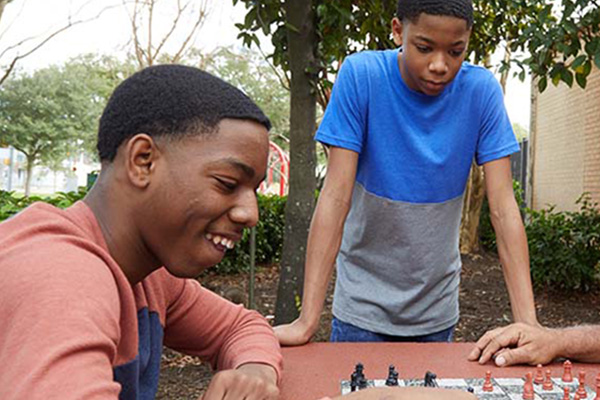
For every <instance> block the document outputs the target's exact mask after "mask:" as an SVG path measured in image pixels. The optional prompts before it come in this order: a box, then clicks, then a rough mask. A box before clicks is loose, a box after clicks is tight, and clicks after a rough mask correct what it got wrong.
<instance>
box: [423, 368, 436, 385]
mask: <svg viewBox="0 0 600 400" xmlns="http://www.w3.org/2000/svg"><path fill="white" fill-rule="evenodd" d="M436 378H437V375H436V374H434V373H433V372H431V371H427V372H426V373H425V383H424V385H423V386H426V387H438V384H437V382H436V380H435V379H436Z"/></svg>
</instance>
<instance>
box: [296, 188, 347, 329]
mask: <svg viewBox="0 0 600 400" xmlns="http://www.w3.org/2000/svg"><path fill="white" fill-rule="evenodd" d="M349 208H350V204H348V203H347V202H344V201H342V200H339V199H337V198H335V197H333V196H329V195H328V194H327V193H326V192H325V193H322V196H321V197H320V198H319V202H318V204H317V207H316V209H315V215H314V217H313V220H312V223H311V227H310V233H309V235H308V248H307V254H306V266H305V273H304V292H303V298H302V315H301V318H304V319H306V320H307V322H309V323H310V324H311V325H314V324H318V322H319V317H320V314H321V311H322V308H323V303H324V301H325V296H326V293H327V288H328V286H329V283H330V281H331V275H332V271H333V266H334V264H335V258H336V256H337V253H338V251H339V249H340V245H341V241H342V233H343V229H344V222H345V220H346V216H347V214H348V210H349Z"/></svg>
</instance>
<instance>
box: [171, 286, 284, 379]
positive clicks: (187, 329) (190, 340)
mask: <svg viewBox="0 0 600 400" xmlns="http://www.w3.org/2000/svg"><path fill="white" fill-rule="evenodd" d="M165 325H166V326H165V341H164V343H165V345H167V346H168V347H171V348H173V349H175V350H177V351H181V352H183V353H187V354H192V355H196V356H199V357H201V358H203V359H205V360H208V361H210V363H211V364H212V366H213V368H216V369H218V370H224V369H235V368H237V367H239V366H240V365H242V364H247V363H260V364H267V365H270V366H272V367H273V368H274V369H275V371H276V372H277V377H278V381H279V380H280V379H281V371H282V362H283V361H282V356H281V349H280V347H279V341H278V340H277V338H276V337H275V334H274V332H273V329H272V328H271V326H270V325H269V323H268V322H267V321H266V320H265V318H263V317H262V316H261V315H260V314H258V313H257V312H255V311H250V310H247V309H245V308H244V307H243V306H241V305H235V304H233V303H231V302H229V301H227V300H225V299H224V298H222V297H220V296H217V295H216V294H214V293H213V292H211V291H210V290H207V289H205V288H203V287H202V286H200V284H199V283H198V282H197V281H195V280H190V279H188V280H186V281H185V284H184V285H183V288H182V290H181V292H180V294H179V295H178V296H177V297H176V299H174V301H173V302H172V303H171V304H170V306H169V307H168V309H167V318H166V324H165Z"/></svg>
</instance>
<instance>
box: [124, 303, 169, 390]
mask: <svg viewBox="0 0 600 400" xmlns="http://www.w3.org/2000/svg"><path fill="white" fill-rule="evenodd" d="M138 336H139V344H138V355H137V357H136V358H135V359H134V360H132V361H130V362H128V363H126V364H123V365H120V366H118V367H116V368H114V369H113V376H114V380H115V381H116V382H119V383H120V384H121V392H120V393H119V400H153V399H154V398H155V397H156V392H157V390H158V377H159V374H160V358H161V355H162V346H163V328H162V325H161V324H160V319H159V316H158V313H156V312H148V308H142V309H140V310H139V311H138Z"/></svg>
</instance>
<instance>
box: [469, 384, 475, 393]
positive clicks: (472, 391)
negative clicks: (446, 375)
mask: <svg viewBox="0 0 600 400" xmlns="http://www.w3.org/2000/svg"><path fill="white" fill-rule="evenodd" d="M467 392H469V393H475V389H473V388H472V387H471V386H469V387H468V388H467Z"/></svg>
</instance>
